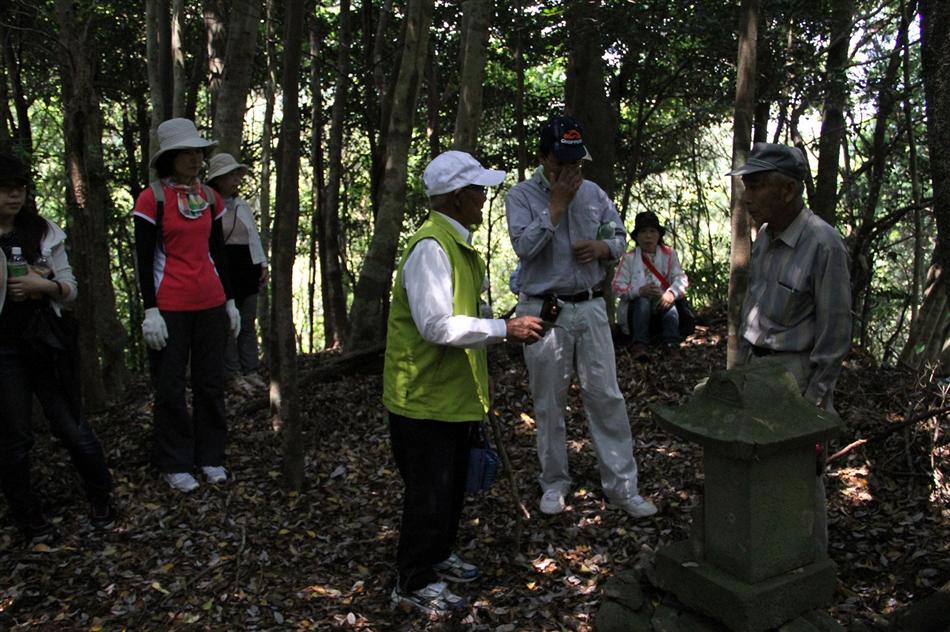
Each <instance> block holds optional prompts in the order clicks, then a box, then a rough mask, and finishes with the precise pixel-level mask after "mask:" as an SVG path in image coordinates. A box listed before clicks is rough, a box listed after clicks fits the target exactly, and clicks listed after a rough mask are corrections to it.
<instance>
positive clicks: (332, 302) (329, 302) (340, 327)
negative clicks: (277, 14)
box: [320, 0, 351, 349]
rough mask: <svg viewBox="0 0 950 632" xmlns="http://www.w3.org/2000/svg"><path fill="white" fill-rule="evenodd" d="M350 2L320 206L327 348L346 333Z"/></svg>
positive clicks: (344, 4)
mask: <svg viewBox="0 0 950 632" xmlns="http://www.w3.org/2000/svg"><path fill="white" fill-rule="evenodd" d="M350 21H351V16H350V3H349V0H341V2H340V37H339V41H338V43H337V45H338V56H337V78H336V95H335V97H334V99H333V111H332V113H331V114H330V138H329V143H328V154H329V156H328V158H329V165H328V172H327V190H326V204H325V205H324V207H323V221H322V233H323V241H322V242H321V244H320V245H321V255H322V256H321V263H322V265H323V278H324V286H323V288H322V289H323V309H324V312H323V318H324V321H323V327H324V336H325V341H324V342H325V344H326V348H327V349H336V348H339V347H341V346H342V345H343V341H344V338H345V336H346V331H347V325H348V323H347V314H346V292H345V290H344V289H343V258H342V253H341V252H340V182H341V178H342V174H343V133H344V131H345V130H344V126H345V122H346V107H347V100H348V97H349V90H350V37H351V27H350Z"/></svg>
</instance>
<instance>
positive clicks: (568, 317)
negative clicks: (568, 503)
mask: <svg viewBox="0 0 950 632" xmlns="http://www.w3.org/2000/svg"><path fill="white" fill-rule="evenodd" d="M541 303H542V300H541V299H537V298H531V297H527V296H525V295H522V296H521V300H520V301H519V303H518V309H517V313H518V315H519V316H523V315H532V316H537V315H538V314H539V313H540V311H541ZM524 357H525V364H526V365H527V367H528V380H529V384H530V387H531V395H532V397H533V399H534V417H535V422H536V424H537V436H538V459H539V460H540V462H541V474H540V477H539V482H540V483H541V489H542V490H543V491H548V490H550V489H558V490H559V491H561V492H562V493H567V491H568V489H569V488H570V485H571V478H570V474H569V473H568V455H567V432H566V427H565V423H564V411H565V409H566V408H567V394H568V389H569V388H570V386H571V375H572V372H576V373H577V380H578V382H579V383H580V388H581V398H582V400H583V402H584V412H585V414H586V416H587V424H588V428H589V430H590V438H591V441H592V442H593V444H594V450H595V452H596V454H597V460H598V463H599V465H600V480H601V485H602V486H603V489H604V494H605V495H606V496H607V497H608V498H610V499H611V500H624V499H626V498H630V497H632V496H636V495H637V493H638V492H637V462H636V460H635V459H634V457H633V436H632V435H631V433H630V421H629V419H628V418H627V407H626V404H625V403H624V399H623V394H622V393H621V392H620V387H619V386H618V385H617V364H616V361H615V359H614V347H613V341H612V340H611V337H610V325H609V324H608V322H607V311H606V308H605V305H604V299H602V298H595V299H591V300H589V301H583V302H581V303H565V304H564V307H563V309H562V310H561V314H560V316H559V317H558V319H557V323H556V325H555V326H554V327H552V328H551V329H549V330H548V332H547V333H546V334H545V335H544V337H543V338H542V339H541V340H539V341H538V342H536V343H534V344H531V345H525V347H524Z"/></svg>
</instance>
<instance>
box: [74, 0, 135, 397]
mask: <svg viewBox="0 0 950 632" xmlns="http://www.w3.org/2000/svg"><path fill="white" fill-rule="evenodd" d="M93 6H94V5H93ZM87 11H88V12H86V11H82V10H81V9H78V8H77V6H76V4H75V3H74V2H71V1H70V0H56V20H57V23H58V27H59V47H58V50H59V53H60V80H61V82H62V97H63V103H64V105H65V111H64V116H63V133H64V138H65V146H66V176H67V182H68V186H67V187H66V196H67V202H68V207H69V211H70V217H71V219H72V222H71V226H70V228H71V231H70V233H71V234H70V236H71V239H70V246H71V263H72V265H73V267H74V268H75V269H76V276H77V278H79V279H80V280H81V291H80V293H79V298H78V300H77V308H78V309H77V311H78V314H79V319H80V320H81V321H82V322H83V323H86V324H87V325H89V326H87V327H81V328H80V330H79V343H80V348H81V353H80V360H81V363H82V364H81V366H82V378H83V391H84V393H85V398H86V405H87V406H89V407H90V408H91V409H101V408H103V407H104V406H105V405H106V404H107V403H108V402H110V401H115V400H116V399H117V398H118V397H119V396H120V395H121V394H122V392H123V391H124V389H125V385H126V384H127V383H128V378H129V374H128V369H127V368H126V366H125V358H124V353H125V342H126V338H127V336H126V332H125V329H124V328H123V327H122V324H121V323H120V322H119V320H118V318H117V315H116V304H115V293H114V290H113V287H112V275H111V273H110V270H109V261H110V258H111V257H110V254H109V242H108V231H107V230H106V217H107V214H108V212H109V210H110V209H111V208H112V204H111V201H110V196H109V188H108V178H107V170H106V168H105V164H104V161H103V154H102V112H101V110H100V105H99V97H98V94H97V93H96V90H95V88H94V84H93V79H94V77H95V72H96V59H97V58H98V52H97V51H96V50H95V49H94V47H93V46H94V44H93V35H94V33H95V28H96V24H95V18H96V16H95V9H94V8H92V9H87Z"/></svg>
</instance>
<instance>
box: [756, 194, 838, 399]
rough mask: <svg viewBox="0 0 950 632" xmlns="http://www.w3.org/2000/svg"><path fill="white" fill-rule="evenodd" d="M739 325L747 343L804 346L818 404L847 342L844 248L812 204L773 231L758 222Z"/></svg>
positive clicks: (809, 390)
mask: <svg viewBox="0 0 950 632" xmlns="http://www.w3.org/2000/svg"><path fill="white" fill-rule="evenodd" d="M740 332H741V342H740V345H741V346H742V347H743V348H744V350H746V351H748V350H749V346H750V345H755V346H757V347H762V348H765V349H771V350H773V351H778V352H783V351H791V352H801V353H808V357H809V359H810V361H811V368H812V371H811V375H810V377H809V379H808V385H807V387H806V388H805V390H804V392H803V395H804V397H805V399H807V400H808V401H810V402H813V403H819V404H820V403H821V402H823V401H825V398H826V396H827V395H829V394H831V392H833V391H834V387H835V382H836V381H837V379H838V373H840V371H841V360H842V358H843V357H844V356H845V354H846V353H847V352H848V348H849V347H850V345H851V283H850V277H849V274H848V254H847V251H845V248H844V242H843V241H842V239H841V236H840V235H839V234H838V231H836V230H835V229H834V228H833V227H831V226H830V225H829V224H828V223H826V222H825V221H824V220H823V219H821V218H820V217H818V216H817V215H815V214H814V213H813V212H812V211H811V210H810V209H808V208H803V209H802V211H801V212H800V213H799V214H798V216H797V217H796V218H795V220H794V221H793V222H792V223H791V224H790V225H789V226H788V227H787V228H786V229H785V230H784V231H782V232H781V233H780V234H778V235H772V234H771V232H770V231H769V230H768V224H765V225H764V226H762V228H761V229H760V230H759V233H758V236H757V237H756V240H755V244H754V245H753V247H752V264H751V266H750V272H749V287H748V291H747V293H746V296H745V301H744V302H743V304H742V327H741V329H740Z"/></svg>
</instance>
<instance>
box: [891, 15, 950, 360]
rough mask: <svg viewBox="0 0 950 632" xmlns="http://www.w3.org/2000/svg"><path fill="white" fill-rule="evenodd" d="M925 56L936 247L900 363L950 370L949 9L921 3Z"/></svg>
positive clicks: (922, 42)
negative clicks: (919, 304)
mask: <svg viewBox="0 0 950 632" xmlns="http://www.w3.org/2000/svg"><path fill="white" fill-rule="evenodd" d="M920 14H921V36H920V40H921V47H920V58H921V68H922V75H923V80H924V98H925V100H926V111H927V135H928V145H929V146H930V177H931V180H932V185H933V213H934V219H935V220H936V224H937V245H936V247H935V248H934V252H933V261H932V264H931V266H930V273H929V274H928V277H927V289H926V290H925V292H924V302H923V305H921V307H920V311H919V312H918V314H917V318H916V319H914V322H913V323H912V324H911V328H910V336H909V337H908V340H907V344H906V345H905V346H904V350H903V352H902V353H901V361H902V362H904V363H905V364H908V365H910V366H912V367H921V366H923V364H924V363H925V362H936V363H939V364H940V367H941V370H942V371H943V372H944V373H946V372H947V371H948V370H950V301H948V295H950V280H948V279H947V275H948V270H950V155H948V154H947V152H946V151H944V150H943V149H944V148H946V147H950V5H948V4H947V3H946V2H944V1H942V0H921V2H920Z"/></svg>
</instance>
